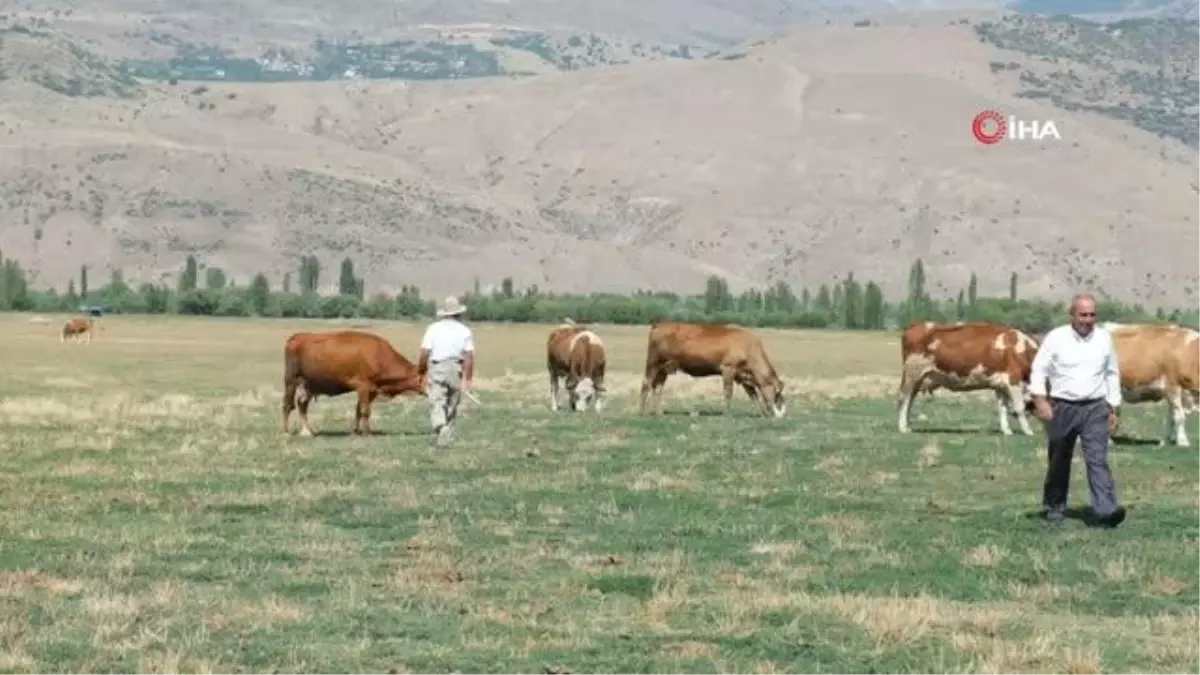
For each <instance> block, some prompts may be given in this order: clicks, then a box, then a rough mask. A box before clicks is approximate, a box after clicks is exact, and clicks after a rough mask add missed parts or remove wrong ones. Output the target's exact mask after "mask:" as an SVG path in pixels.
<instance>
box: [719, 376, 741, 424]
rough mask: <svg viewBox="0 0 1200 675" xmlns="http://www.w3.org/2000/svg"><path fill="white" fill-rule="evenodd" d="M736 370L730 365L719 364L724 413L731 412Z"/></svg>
mask: <svg viewBox="0 0 1200 675" xmlns="http://www.w3.org/2000/svg"><path fill="white" fill-rule="evenodd" d="M736 377H737V370H736V369H734V368H733V367H731V366H721V389H722V390H723V392H724V394H725V414H726V415H728V414H729V413H730V412H731V409H732V406H733V381H734V378H736Z"/></svg>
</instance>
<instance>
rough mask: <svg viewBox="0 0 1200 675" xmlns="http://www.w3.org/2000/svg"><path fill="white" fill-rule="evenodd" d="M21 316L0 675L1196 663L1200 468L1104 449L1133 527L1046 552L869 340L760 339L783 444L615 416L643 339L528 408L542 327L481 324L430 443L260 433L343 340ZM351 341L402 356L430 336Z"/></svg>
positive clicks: (1014, 442) (3, 318)
mask: <svg viewBox="0 0 1200 675" xmlns="http://www.w3.org/2000/svg"><path fill="white" fill-rule="evenodd" d="M31 318H32V317H30V316H29V315H24V316H20V315H14V314H3V315H0V342H2V343H3V344H5V347H6V356H7V357H8V358H9V363H12V364H20V367H19V368H11V369H10V370H9V376H8V377H6V378H5V379H4V380H3V382H0V468H2V471H0V481H3V487H4V488H5V489H4V490H2V491H0V513H2V514H3V518H2V519H0V537H2V538H3V541H4V542H5V543H4V545H3V547H0V595H3V597H4V599H5V602H6V605H7V607H8V608H9V611H8V612H6V614H5V616H4V617H3V618H0V638H2V639H0V670H4V671H6V672H51V671H57V672H75V671H89V672H103V671H108V670H124V671H139V672H242V671H258V672H270V671H271V670H281V671H291V672H340V671H345V672H363V671H374V672H396V673H405V672H445V671H457V672H502V671H503V672H559V673H567V672H595V671H608V672H662V671H674V672H749V673H779V672H864V671H869V672H884V671H886V672H897V673H904V672H964V671H967V672H1181V671H1184V672H1186V671H1189V670H1190V671H1195V670H1197V669H1198V668H1200V626H1198V623H1197V622H1198V619H1200V613H1198V611H1197V598H1198V592H1200V579H1198V576H1200V571H1198V568H1200V551H1198V549H1197V541H1198V539H1200V524H1198V523H1197V519H1196V512H1197V509H1198V508H1200V501H1198V497H1197V490H1196V487H1197V477H1198V476H1197V466H1196V454H1195V449H1194V448H1174V447H1170V446H1168V447H1158V446H1156V445H1155V444H1154V443H1155V439H1156V438H1157V434H1158V432H1159V430H1160V428H1161V422H1162V416H1163V412H1162V410H1161V408H1159V407H1158V406H1131V407H1130V409H1129V410H1128V411H1127V412H1126V414H1125V416H1124V417H1125V420H1124V427H1123V429H1122V432H1121V434H1119V435H1118V436H1119V437H1118V438H1117V439H1115V441H1114V445H1113V446H1112V452H1111V461H1112V463H1113V466H1114V473H1115V476H1116V480H1117V486H1118V493H1119V496H1120V498H1121V501H1122V502H1123V503H1124V504H1125V505H1126V506H1127V507H1128V508H1129V514H1130V515H1129V518H1128V520H1127V521H1126V522H1125V523H1124V524H1122V526H1121V527H1120V528H1118V529H1117V530H1114V531H1103V530H1096V529H1093V528H1089V527H1086V526H1085V525H1084V524H1083V522H1081V521H1080V520H1078V519H1077V518H1073V519H1072V520H1070V521H1069V522H1068V523H1067V524H1066V525H1065V526H1064V527H1063V528H1062V529H1059V530H1053V529H1049V528H1047V527H1046V526H1045V525H1044V524H1043V523H1041V522H1040V521H1038V520H1037V518H1036V512H1037V509H1038V506H1039V501H1040V491H1041V479H1042V472H1043V471H1044V461H1045V460H1044V447H1043V445H1042V442H1043V439H1042V437H1041V435H1040V431H1041V430H1040V427H1039V425H1037V424H1036V423H1035V424H1034V428H1035V431H1036V432H1037V435H1035V436H1033V437H1023V436H1020V435H1016V436H1012V437H1003V436H1001V435H1000V434H999V432H998V429H997V421H996V418H995V406H994V402H993V401H992V400H991V399H990V397H987V396H983V395H979V396H975V395H938V396H934V397H932V398H930V397H918V400H917V402H916V404H915V409H914V415H913V427H914V433H912V434H908V435H900V434H898V433H897V432H896V431H895V422H896V420H895V406H894V403H893V401H892V398H891V397H892V395H893V394H894V391H895V387H896V384H897V383H898V377H899V353H898V351H899V348H898V343H897V335H896V334H892V333H888V334H882V333H865V332H861V331H854V332H840V331H829V330H821V331H798V330H766V329H762V330H757V329H756V331H755V332H756V333H758V334H760V335H761V336H762V337H763V340H764V342H765V343H766V345H767V349H768V351H769V352H770V355H771V357H772V359H773V360H774V362H775V365H776V367H777V369H778V370H779V371H780V374H781V376H782V377H783V378H784V379H785V381H786V382H787V385H788V394H789V396H788V411H787V414H786V416H785V417H784V418H782V419H766V418H763V417H761V416H759V415H758V414H757V413H756V411H755V410H754V408H753V407H752V405H751V403H750V402H749V400H748V399H747V398H746V397H745V395H744V394H741V393H740V392H739V395H736V396H735V398H734V409H733V414H731V415H729V416H723V415H720V414H719V411H720V410H721V395H720V389H721V387H720V382H719V379H717V378H706V379H699V380H689V378H687V377H672V378H670V379H669V380H668V381H667V384H666V388H665V393H664V406H665V409H666V411H667V413H668V414H665V415H663V416H661V417H638V416H637V415H636V414H634V413H633V409H634V407H635V405H636V388H637V386H638V384H639V383H640V377H641V367H642V359H643V358H644V349H645V335H646V333H645V328H644V327H641V326H621V327H616V326H596V330H597V331H598V332H599V333H600V335H601V337H602V338H603V339H604V341H605V344H606V346H607V349H608V353H609V364H610V365H609V368H610V378H611V380H612V386H611V393H610V400H609V403H610V405H609V406H608V407H606V409H605V410H604V411H603V412H602V413H600V414H599V415H596V414H593V413H568V412H559V413H557V414H556V413H552V412H551V411H550V410H549V406H548V400H547V380H546V374H545V371H544V352H543V350H544V340H545V336H546V334H547V332H548V330H549V328H550V326H549V325H527V324H522V325H497V324H474V323H473V324H472V326H473V328H474V329H475V333H476V341H477V345H478V349H479V350H480V356H479V370H478V374H477V385H478V386H477V392H478V395H479V397H480V399H481V401H482V405H475V404H473V403H471V402H469V401H468V402H464V404H463V408H462V412H461V421H460V428H459V431H458V437H457V439H456V442H455V444H454V445H452V446H450V447H448V448H436V447H435V446H434V445H433V443H432V434H431V433H430V431H429V428H428V408H427V402H426V401H425V400H423V399H400V400H395V401H390V402H377V403H376V404H375V406H374V416H373V424H374V426H375V428H376V429H377V430H378V431H379V432H380V433H379V434H378V435H374V436H370V437H354V436H351V435H349V433H348V432H349V429H350V425H351V422H352V418H353V406H354V403H353V398H352V397H350V396H342V397H337V398H332V399H330V398H321V399H318V400H317V401H316V402H314V404H313V407H312V410H311V413H310V414H311V417H312V421H313V425H314V427H315V429H316V431H317V432H318V435H317V436H316V437H313V438H303V437H299V436H285V435H283V434H282V433H281V432H280V431H279V426H278V423H279V409H280V396H281V394H282V386H281V384H282V383H281V381H280V380H281V378H282V365H283V364H282V346H283V340H284V338H285V337H286V336H287V335H288V334H289V333H291V332H294V331H297V330H333V329H336V328H342V327H346V326H347V324H348V323H350V322H334V321H320V320H291V319H270V320H265V319H217V318H207V317H206V318H177V317H169V318H164V317H140V316H108V317H104V318H102V319H100V321H99V322H98V323H99V324H101V325H103V327H104V328H103V330H101V331H100V332H99V333H97V335H96V336H95V337H94V339H93V342H92V343H91V344H73V343H66V344H60V343H59V341H58V337H57V331H58V329H59V327H60V326H61V323H60V322H59V318H61V317H52V318H49V320H47V321H45V322H34V321H32V320H31ZM43 318H44V319H46V318H48V315H46V316H43ZM355 323H358V322H355ZM361 323H364V324H367V326H366V327H365V330H369V331H371V332H376V333H378V334H380V335H383V336H385V337H386V338H387V339H388V340H389V341H392V343H393V345H394V346H395V347H396V348H397V349H398V350H400V351H401V353H403V354H404V355H405V356H406V357H409V358H413V357H414V356H415V347H416V345H417V343H418V341H419V338H420V334H421V330H422V329H423V323H421V322H395V321H365V322H361ZM1070 501H1071V505H1072V507H1073V511H1072V514H1073V515H1074V516H1081V514H1082V513H1083V512H1084V511H1086V508H1085V507H1086V503H1087V487H1086V480H1085V478H1084V476H1083V469H1082V466H1080V462H1076V467H1075V471H1074V475H1073V481H1072V490H1071V500H1070Z"/></svg>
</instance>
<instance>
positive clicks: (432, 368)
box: [417, 295, 475, 445]
mask: <svg viewBox="0 0 1200 675" xmlns="http://www.w3.org/2000/svg"><path fill="white" fill-rule="evenodd" d="M466 311H467V308H466V307H465V306H463V305H461V304H460V303H459V302H458V298H456V297H454V296H453V295H452V296H450V297H448V298H446V299H445V300H444V301H443V302H442V305H441V307H438V310H437V315H438V320H437V321H435V322H433V323H432V324H430V325H429V327H428V328H426V329H425V336H424V337H422V338H421V356H420V358H419V359H418V362H417V373H418V374H419V375H420V376H421V380H422V381H424V382H427V383H428V384H427V387H426V395H427V396H428V397H429V404H430V411H429V421H430V423H431V424H432V425H433V431H434V433H435V434H437V444H438V445H447V444H449V443H450V441H452V440H454V421H455V419H456V418H457V417H458V404H459V401H461V400H462V394H463V392H464V391H467V390H469V389H470V388H471V385H472V383H473V381H474V376H475V338H474V336H473V335H472V334H471V329H470V328H469V327H468V326H467V324H465V323H463V322H462V321H461V320H460V318H459V317H461V316H462V314H463V312H466Z"/></svg>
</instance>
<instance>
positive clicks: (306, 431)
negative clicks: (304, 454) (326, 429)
mask: <svg viewBox="0 0 1200 675" xmlns="http://www.w3.org/2000/svg"><path fill="white" fill-rule="evenodd" d="M300 435H301V436H304V437H306V438H311V437H312V435H313V432H312V429H301V430H300Z"/></svg>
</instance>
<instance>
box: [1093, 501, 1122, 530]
mask: <svg viewBox="0 0 1200 675" xmlns="http://www.w3.org/2000/svg"><path fill="white" fill-rule="evenodd" d="M1124 521H1125V507H1124V506H1118V507H1117V508H1116V510H1114V511H1113V512H1112V513H1107V514H1105V515H1103V516H1099V517H1097V518H1096V524H1097V525H1099V526H1100V527H1105V528H1112V527H1116V526H1118V525H1120V524H1121V523H1123V522H1124Z"/></svg>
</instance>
